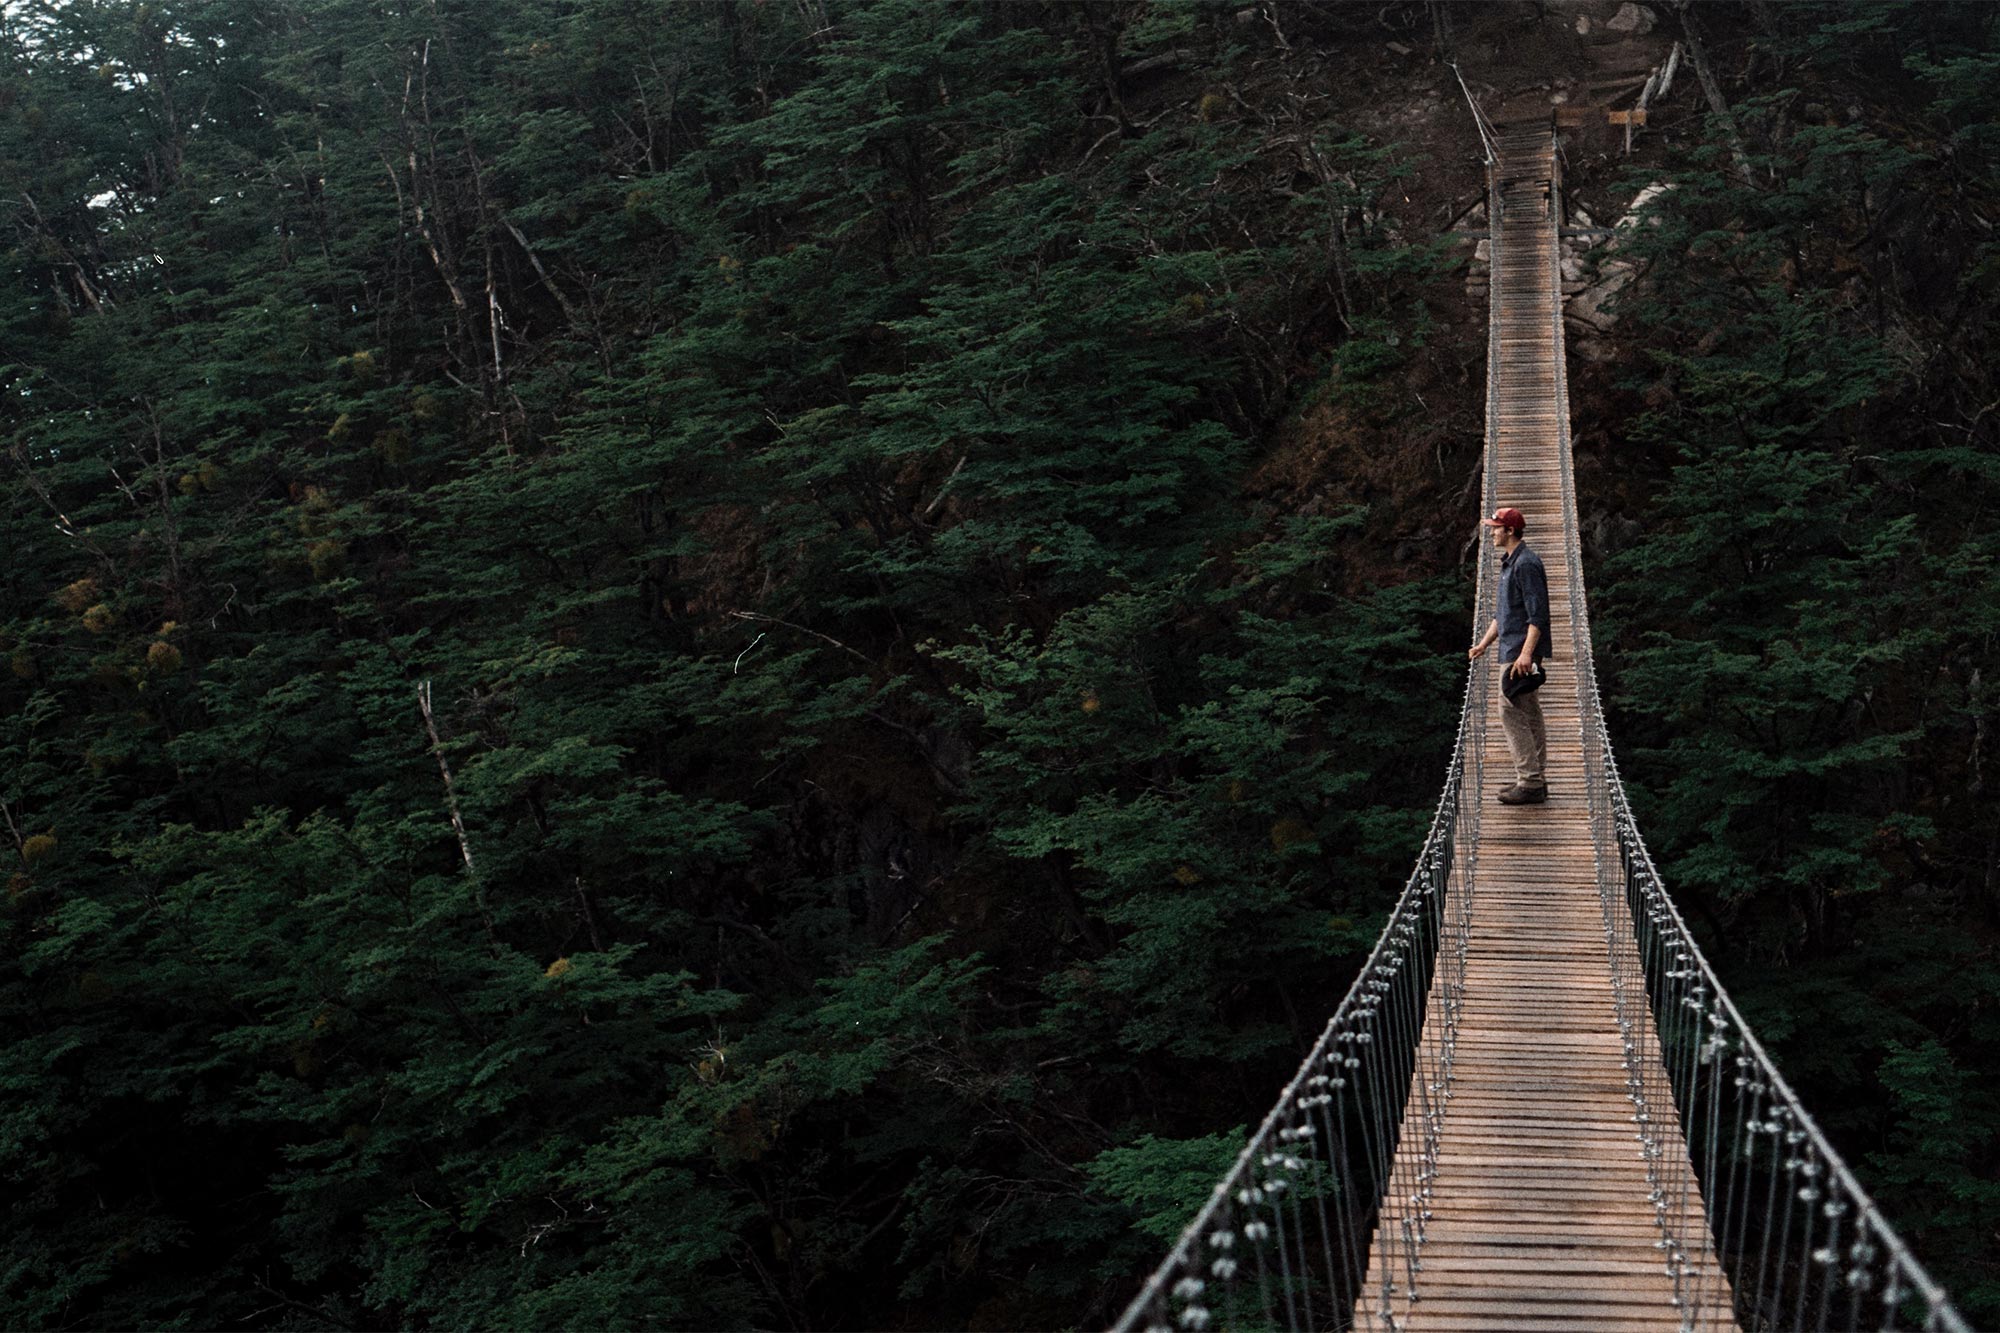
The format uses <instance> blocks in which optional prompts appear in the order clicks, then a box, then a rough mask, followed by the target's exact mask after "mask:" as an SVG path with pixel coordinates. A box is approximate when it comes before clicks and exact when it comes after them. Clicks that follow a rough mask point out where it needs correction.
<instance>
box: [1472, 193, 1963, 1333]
mask: <svg viewBox="0 0 2000 1333" xmlns="http://www.w3.org/2000/svg"><path fill="white" fill-rule="evenodd" d="M1551 194H1552V200H1553V205H1554V207H1556V208H1557V209H1558V210H1560V208H1561V206H1562V205H1561V200H1562V182H1561V166H1560V163H1559V162H1558V163H1557V166H1556V179H1555V181H1554V182H1553V185H1552V190H1551ZM1558 221H1560V214H1558ZM1494 249H1495V251H1496V252H1497V251H1498V249H1499V247H1498V245H1495V246H1494ZM1551 270H1552V271H1551V273H1550V275H1549V280H1550V282H1551V283H1552V284H1554V285H1555V289H1556V291H1558V292H1560V290H1561V281H1562V276H1561V253H1560V250H1559V249H1558V250H1556V251H1555V252H1554V253H1553V255H1552V258H1551ZM1554 311H1555V314H1554V318H1555V322H1556V328H1555V329H1554V330H1552V333H1553V334H1554V335H1555V336H1560V335H1561V333H1562V328H1561V323H1562V319H1563V312H1562V302H1561V300H1560V299H1558V300H1556V302H1555V303H1554ZM1565 362H1566V358H1563V357H1558V358H1556V368H1555V369H1556V375H1555V393H1556V405H1557V414H1556V415H1557V421H1558V423H1559V428H1560V430H1561V432H1562V447H1561V449H1560V451H1559V456H1560V458H1561V460H1562V467H1561V475H1562V497H1563V525H1564V528H1565V533H1564V536H1565V541H1564V543H1563V545H1564V548H1565V557H1566V562H1567V565H1568V572H1569V588H1570V642H1571V661H1572V662H1573V663H1574V664H1575V667H1574V669H1575V672H1576V680H1577V695H1578V704H1579V712H1580V714H1581V718H1582V725H1583V727H1584V732H1585V734H1584V742H1585V743H1584V756H1585V779H1586V782H1587V784H1588V785H1589V788H1590V791H1589V796H1590V801H1591V815H1592V823H1593V826H1594V828H1595V829H1596V831H1597V837H1596V842H1597V845H1598V849H1599V865H1598V886H1599V891H1600V893H1601V894H1602V895H1603V896H1604V903H1605V926H1606V944H1607V948H1608V950H1609V953H1610V955H1611V962H1612V973H1613V988H1614V994H1615V995H1616V997H1617V1004H1618V1010H1619V1024H1620V1027H1621V1028H1622V1029H1623V1031H1624V1034H1625V1046H1626V1052H1627V1062H1628V1066H1630V1067H1631V1081H1632V1084H1633V1087H1632V1094H1633V1100H1634V1104H1635V1115H1634V1119H1635V1121H1637V1122H1638V1123H1639V1124H1640V1126H1641V1130H1640V1132H1641V1136H1642V1138H1643V1139H1644V1140H1646V1142H1647V1147H1648V1150H1649V1151H1648V1156H1649V1159H1650V1160H1652V1161H1659V1160H1661V1158H1662V1157H1663V1156H1668V1155H1667V1154H1662V1153H1660V1152H1659V1151H1657V1148H1656V1143H1657V1140H1658V1138H1659V1137H1660V1134H1659V1131H1658V1128H1657V1127H1658V1125H1659V1124H1660V1123H1661V1122H1662V1121H1663V1120H1664V1119H1665V1118H1666V1111H1667V1108H1666V1106H1665V1105H1664V1103H1663V1098H1664V1099H1670V1100H1671V1101H1672V1103H1673V1113H1674V1114H1675V1115H1676V1116H1677V1117H1678V1119H1679V1121H1680V1127H1681V1133H1682V1135H1683V1136H1684V1137H1685V1138H1686V1141H1687V1146H1688V1151H1687V1153H1686V1154H1685V1155H1684V1156H1682V1157H1680V1158H1678V1160H1680V1161H1686V1162H1692V1163H1695V1164H1696V1165H1695V1172H1696V1174H1697V1175H1698V1176H1700V1178H1701V1179H1700V1185H1701V1188H1700V1190H1699V1192H1698V1193H1697V1191H1696V1190H1695V1189H1694V1188H1692V1184H1691V1182H1688V1181H1685V1180H1681V1181H1678V1182H1675V1181H1672V1180H1669V1179H1659V1180H1656V1181H1655V1187H1656V1196H1657V1197H1656V1201H1655V1216H1656V1218H1657V1219H1658V1221H1659V1223H1660V1227H1661V1231H1662V1239H1661V1242H1660V1244H1661V1247H1662V1248H1663V1249H1665V1250H1666V1251H1667V1253H1668V1258H1669V1263H1670V1265H1671V1266H1673V1267H1674V1269H1675V1270H1676V1280H1677V1287H1679V1288H1681V1299H1682V1301H1683V1308H1684V1310H1685V1311H1687V1313H1688V1314H1689V1316H1690V1317H1692V1316H1693V1315H1694V1314H1697V1313H1698V1312H1699V1310H1700V1309H1701V1307H1702V1306H1704V1305H1705V1304H1708V1303H1709V1302H1710V1301H1713V1300H1719V1299H1720V1298H1721V1297H1722V1293H1721V1291H1720V1284H1719V1282H1715V1283H1714V1285H1715V1287H1716V1288H1717V1289H1716V1290H1714V1291H1711V1290H1710V1284H1711V1283H1712V1282H1714V1280H1715V1278H1716V1277H1717V1276H1718V1275H1716V1274H1712V1273H1705V1272H1702V1271H1701V1269H1702V1259H1701V1256H1703V1255H1705V1254H1710V1253H1713V1254H1716V1255H1719V1257H1720V1260H1721V1264H1722V1266H1723V1268H1724V1269H1725V1270H1726V1271H1727V1273H1728V1277H1729V1279H1730V1290H1731V1291H1732V1292H1733V1295H1732V1296H1730V1297H1729V1298H1728V1300H1727V1302H1726V1303H1728V1304H1730V1305H1733V1307H1734V1309H1733V1314H1734V1315H1735V1316H1736V1317H1737V1318H1740V1319H1743V1320H1744V1321H1746V1323H1748V1324H1749V1326H1751V1327H1755V1326H1757V1324H1756V1322H1754V1321H1762V1324H1763V1326H1764V1327H1784V1328H1807V1327H1817V1328H1822V1329H1824V1328H1829V1327H1832V1328H1859V1327H1864V1326H1877V1325H1876V1324H1875V1321H1874V1320H1872V1319H1871V1320H1870V1321H1869V1323H1868V1324H1867V1325H1864V1324H1863V1323H1862V1316H1863V1314H1864V1310H1865V1307H1866V1306H1867V1305H1868V1304H1869V1303H1870V1293H1871V1292H1878V1294H1877V1295H1875V1297H1874V1301H1875V1302H1876V1303H1878V1304H1879V1306H1880V1309H1879V1310H1877V1311H1872V1312H1869V1313H1872V1314H1875V1315H1877V1316H1878V1317H1879V1320H1880V1322H1879V1327H1881V1328H1884V1329H1888V1328H1897V1327H1906V1326H1914V1327H1917V1328H1922V1329H1924V1330H1927V1331H1929V1330H1938V1331H1939V1333H1966V1330H1968V1329H1969V1325H1967V1324H1966V1323H1965V1321H1964V1319H1963V1318H1962V1317H1961V1316H1960V1315H1959V1313H1958V1311H1957V1310H1956V1309H1955V1308H1954V1307H1953V1305H1952V1303H1951V1300H1950V1298H1949V1296H1948V1295H1947V1294H1946V1293H1945V1291H1944V1289H1943V1287H1941V1286H1940V1285H1939V1284H1938V1283H1937V1281H1936V1280H1935V1279H1934V1278H1932V1277H1931V1276H1930V1274H1929V1273H1928V1272H1927V1271H1925V1269H1924V1267H1923V1265H1922V1264H1920V1263H1919V1262H1918V1261H1917V1259H1916V1257H1915V1256H1914V1255H1913V1254H1912V1253H1911V1252H1910V1249H1909V1247H1908V1246H1907V1245H1906V1244H1905V1243H1904V1242H1903V1240H1902V1238H1901V1237H1900V1236H1899V1235H1897V1234H1896V1232H1895V1230H1894V1228H1892V1227H1891V1226H1890V1225H1889V1223H1888V1221H1887V1220H1886V1219H1885V1218H1884V1217H1883V1216H1882V1213H1881V1211H1880V1209H1879V1208H1878V1207H1877V1206H1876V1204H1875V1202H1874V1200H1873V1199H1872V1198H1871V1197H1870V1196H1869V1194H1868V1192H1867V1191H1866V1190H1865V1189H1863V1188H1862V1186H1861V1182H1860V1181H1859V1180H1857V1179H1856V1178H1855V1175H1854V1173H1853V1171H1852V1170H1851V1169H1850V1168H1849V1167H1848V1165H1847V1163H1846V1162H1845V1161H1844V1160H1843V1159H1842V1158H1841V1156H1840V1154H1839V1153H1838V1152H1836V1151H1835V1150H1834V1147H1833V1145H1832V1144H1831V1143H1829V1142H1828V1141H1827V1138H1826V1135H1825V1133H1824V1132H1823V1131H1821V1129H1820V1127H1819V1125H1818V1124H1817V1123H1816V1122H1815V1121H1814V1120H1813V1118H1812V1116H1811V1115H1810V1114H1809V1113H1808V1112H1807V1111H1806V1109H1805V1107H1804V1105H1803V1104H1802V1103H1801V1102H1800V1101H1799V1098H1798V1095H1797V1094H1796V1093H1795V1092H1794V1091H1793V1090H1792V1087H1791V1085H1790V1084H1789V1083H1787V1082H1786V1081H1785V1078H1784V1075H1783V1074H1781V1073H1779V1072H1778V1067H1777V1064H1776V1063H1775V1062H1774V1061H1773V1060H1772V1059H1771V1057H1770V1054H1769V1053H1768V1052H1767V1051H1766V1050H1765V1049H1764V1046H1763V1044H1762V1043H1761V1042H1759V1041H1758V1040H1757V1038H1756V1035H1755V1034H1754V1033H1753V1032H1752V1031H1751V1029H1750V1026H1749V1024H1748V1023H1747V1022H1746V1021H1745V1020H1744V1018H1743V1015H1742V1013H1741V1011H1740V1010H1738V1009H1737V1007H1736V1003H1735V1001H1733V1000H1732V999H1730V997H1729V993H1728V992H1727V991H1726V990H1724V989H1723V985H1722V981H1721V979H1720V978H1719V977H1718V976H1717V975H1716V973H1715V969H1714V967H1713V966H1711V965H1710V963H1709V961H1708V958H1707V956H1706V955H1704V954H1703V953H1702V951H1701V947H1700V946H1699V945H1698V944H1697V943H1696V942H1695V939H1694V935H1693V932H1691V931H1690V930H1689V929H1688V926H1687V922H1686V920H1685V919H1684V918H1683V917H1682V916H1681V913H1680V909H1679V908H1678V907H1676V906H1675V904H1674V902H1673V899H1672V898H1671V897H1670V896H1669V895H1668V893H1667V892H1666V888H1665V881H1664V880H1663V879H1662V878H1661V876H1660V872H1659V869H1658V867H1657V866H1655V865H1654V863H1653V857H1652V853H1651V852H1650V851H1649V850H1648V849H1647V847H1646V842H1645V838H1644V837H1643V836H1642V835H1641V833H1640V831H1639V824H1638V820H1637V819H1636V818H1635V817H1634V815H1633V813H1632V807H1631V803H1630V801H1629V800H1628V799H1627V797H1626V793H1625V785H1624V782H1623V779H1622V778H1621V776H1620V774H1619V771H1618V760H1617V756H1616V754H1615V752H1614V751H1613V748H1612V744H1611V733H1610V728H1609V727H1608V725H1607V724H1606V721H1605V717H1604V707H1603V698H1602V695H1601V694H1600V692H1599V687H1598V681H1597V665H1596V657H1595V654H1594V653H1593V652H1592V649H1591V633H1590V611H1589V604H1588V598H1587V597H1586V594H1585V584H1584V579H1583V555H1582V541H1581V535H1582V528H1581V526H1580V524H1579V522H1578V518H1577V507H1576V479H1575V463H1574V458H1573V456H1572V452H1571V448H1570V443H1571V441H1570V404H1569V372H1568V367H1567V365H1566V364H1565ZM1614 853H1615V856H1616V862H1617V864H1616V866H1615V868H1614V867H1613V866H1612V864H1611V862H1612V859H1613V854H1614ZM1625 932H1629V933H1625ZM1635 961H1636V962H1637V963H1638V964H1639V966H1638V967H1637V968H1636V969H1635V968H1633V967H1632V964H1633V963H1634V962H1635ZM1635 973H1636V975H1635ZM1635 991H1640V992H1642V993H1643V994H1644V996H1645V997H1646V998H1647V1000H1648V1004H1647V1006H1646V1007H1647V1009H1648V1013H1647V1014H1646V1015H1644V1016H1643V1017H1642V1016H1641V1015H1640V1014H1639V1013H1638V1012H1637V1010H1638V1009H1639V1007H1640V1005H1639V999H1640V997H1639V995H1637V994H1634V992H1635ZM1648 1019H1650V1026H1651V1028H1652V1031H1653V1032H1654V1033H1655V1034H1656V1035H1657V1036H1658V1039H1659V1047H1660V1049H1659V1051H1658V1055H1657V1056H1655V1055H1654V1053H1653V1052H1652V1051H1649V1050H1648V1049H1647V1046H1646V1044H1645V1043H1644V1042H1643V1041H1642V1040H1641V1036H1642V1034H1643V1032H1644V1029H1645V1027H1646V1026H1648V1024H1647V1022H1646V1020H1648ZM1704 1034H1705V1035H1704ZM1731 1034H1734V1035H1733V1037H1732V1035H1731ZM1732 1042H1733V1043H1734V1046H1733V1049H1732ZM1635 1056H1636V1057H1637V1058H1634V1057H1635ZM1659 1057H1664V1058H1659ZM1663 1085H1664V1086H1663ZM1732 1094H1733V1096H1734V1098H1735V1101H1736V1106H1735V1107H1734V1120H1735V1124H1734V1125H1733V1126H1729V1125H1727V1124H1726V1123H1725V1122H1727V1121H1728V1120H1729V1119H1730V1116H1731V1112H1730V1108H1727V1107H1725V1106H1724V1105H1723V1100H1724V1098H1725V1097H1726V1096H1730V1095H1732ZM1760 1140H1769V1143H1768V1144H1766V1150H1765V1151H1764V1152H1763V1153H1762V1156H1761V1158H1760V1156H1759V1148H1758V1143H1759V1141H1760ZM1780 1149H1783V1151H1782V1152H1781V1151H1780ZM1704 1166H1705V1168H1706V1169H1705V1170H1704V1169H1703V1167H1704ZM1760 1167H1761V1170H1762V1171H1763V1172H1764V1173H1765V1174H1763V1175H1761V1176H1760V1175H1759V1170H1760ZM1780 1177H1782V1178H1783V1179H1782V1183H1780ZM1822 1180H1823V1181H1824V1183H1823V1184H1822V1183H1821V1181H1822ZM1758 1185H1762V1186H1764V1187H1765V1188H1764V1192H1765V1194H1766V1196H1767V1197H1766V1200H1765V1204H1764V1206H1763V1208H1762V1210H1761V1211H1762V1214H1763V1215H1762V1217H1761V1218H1760V1219H1755V1220H1753V1217H1752V1214H1753V1213H1754V1212H1757V1211H1758V1207H1757V1202H1756V1200H1755V1199H1754V1197H1752V1196H1753V1195H1754V1193H1755V1189H1754V1187H1756V1186H1758ZM1781 1194H1782V1196H1783V1198H1784V1201H1785V1202H1784V1207H1783V1209H1782V1212H1779V1211H1778V1210H1777V1208H1776V1207H1775V1205H1776V1203H1777V1200H1778V1198H1779V1197H1780V1195H1781ZM1822 1200H1823V1201H1822ZM1799 1204H1804V1205H1805V1207H1804V1208H1803V1209H1800V1208H1798V1207H1797V1205H1799ZM1815 1205H1816V1207H1815ZM1849 1213H1852V1214H1853V1215H1854V1222H1853V1224H1852V1226H1853V1231H1852V1233H1851V1235H1850V1236H1849V1237H1848V1238H1847V1239H1846V1240H1845V1241H1844V1242H1843V1239H1842V1237H1841V1221H1842V1219H1843V1218H1844V1217H1846V1216H1847V1215H1848V1214H1849ZM1795 1214H1802V1215H1803V1216H1802V1217H1801V1218H1800V1219H1799V1221H1797V1222H1795V1220H1794V1219H1795ZM1815 1215H1817V1216H1815ZM1820 1219H1823V1220H1824V1222H1825V1224H1826V1226H1827V1230H1826V1232H1825V1233H1824V1236H1823V1239H1822V1243H1821V1244H1819V1245H1817V1246H1815V1245H1814V1244H1813V1240H1814V1239H1815V1235H1814V1233H1815V1231H1816V1229H1817V1225H1816V1224H1817V1222H1818V1221H1819V1220H1820ZM1794 1225H1803V1227H1804V1230H1803V1231H1802V1233H1801V1234H1800V1236H1799V1237H1798V1238H1797V1240H1796V1241H1794V1240H1793V1238H1792V1236H1791V1231H1792V1228H1793V1226H1794ZM1697 1227H1701V1228H1705V1232H1704V1231H1701V1230H1697V1229H1696V1228H1697ZM1774 1227H1775V1228H1777V1229H1778V1231H1779V1236H1778V1237H1773V1236H1772V1235H1771V1234H1770V1233H1771V1230H1772V1229H1773V1228H1774ZM1774 1240H1775V1242H1776V1243H1775V1245H1774V1243H1773V1242H1774ZM1753 1250H1754V1251H1755V1258H1756V1261H1757V1262H1756V1264H1755V1271H1754V1273H1753V1271H1752V1265H1751V1264H1750V1263H1749V1260H1750V1258H1751V1257H1752V1251H1753ZM1788 1250H1789V1251H1791V1252H1790V1253H1787V1251H1788ZM1878 1261H1879V1262H1878ZM1787 1270H1790V1271H1787ZM1746 1279H1747V1280H1748V1281H1747V1282H1746ZM1746 1287H1747V1288H1748V1289H1747V1290H1746ZM1837 1296H1840V1297H1844V1298H1845V1299H1844V1305H1845V1308H1844V1309H1841V1308H1838V1307H1837V1306H1836V1297H1837ZM1787 1303H1789V1304H1790V1306H1791V1308H1790V1309H1789V1310H1788V1309H1786V1308H1785V1306H1786V1305H1787ZM1906 1319H1914V1320H1916V1321H1918V1322H1916V1323H1914V1324H1913V1325H1906V1324H1905V1323H1904V1322H1903V1321H1904V1320H1906Z"/></svg>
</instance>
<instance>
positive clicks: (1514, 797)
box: [1500, 786, 1549, 805]
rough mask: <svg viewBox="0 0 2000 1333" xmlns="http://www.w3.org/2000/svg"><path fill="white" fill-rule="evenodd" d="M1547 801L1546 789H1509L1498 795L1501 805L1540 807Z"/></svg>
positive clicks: (1547, 793)
mask: <svg viewBox="0 0 2000 1333" xmlns="http://www.w3.org/2000/svg"><path fill="white" fill-rule="evenodd" d="M1548 799H1549V789H1548V788H1547V787H1520V786H1515V787H1509V788H1508V789H1507V790H1506V791H1503V792H1501V793H1500V804H1502V805H1540V804H1542V802H1544V801H1546V800H1548Z"/></svg>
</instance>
